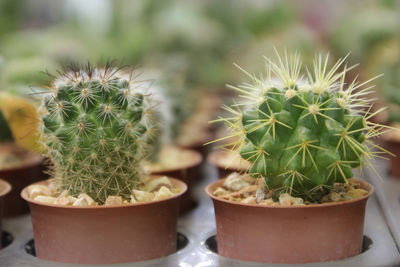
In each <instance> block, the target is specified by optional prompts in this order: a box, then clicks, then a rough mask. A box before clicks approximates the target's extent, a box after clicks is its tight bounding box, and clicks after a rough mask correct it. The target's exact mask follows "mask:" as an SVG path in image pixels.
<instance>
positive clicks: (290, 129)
mask: <svg viewBox="0 0 400 267" xmlns="http://www.w3.org/2000/svg"><path fill="white" fill-rule="evenodd" d="M344 61H345V59H341V60H339V61H338V62H337V63H336V64H335V65H334V66H333V67H332V68H331V69H328V57H326V59H325V60H323V59H322V57H321V56H319V57H318V58H316V60H315V61H314V66H313V67H314V68H313V70H310V69H307V72H306V75H303V74H302V73H301V72H302V66H301V63H300V56H299V55H297V54H296V55H294V56H287V54H286V53H285V56H284V57H283V58H281V57H280V56H279V54H278V61H277V62H276V63H275V62H273V61H272V60H270V59H266V65H267V73H266V75H264V76H262V75H261V76H260V77H257V76H255V75H252V74H250V73H248V72H246V71H245V70H243V69H241V68H240V67H239V68H240V69H241V70H242V71H244V73H245V74H246V75H247V76H248V77H249V78H250V80H251V82H250V83H245V84H243V85H240V86H237V87H236V86H230V87H231V88H233V89H235V90H237V91H238V92H239V94H240V96H241V97H242V98H243V99H244V102H243V103H236V104H234V105H233V106H230V107H226V110H228V111H230V112H231V113H232V114H233V116H231V117H230V118H220V119H218V120H217V121H224V122H225V123H226V125H227V126H228V128H229V129H230V130H232V131H233V133H232V135H229V136H227V137H226V138H231V137H232V136H237V141H236V142H235V143H234V144H232V143H230V144H228V145H229V146H230V147H232V146H233V149H234V150H239V151H240V155H241V156H242V157H243V158H244V159H246V160H248V161H250V162H251V168H250V173H251V174H252V175H253V176H255V177H263V178H264V179H265V182H266V185H267V187H268V189H270V190H272V192H273V195H274V196H275V197H277V196H278V195H279V194H281V193H284V192H285V193H290V194H291V195H292V196H299V197H302V198H304V199H306V200H310V201H319V200H320V199H321V197H322V196H323V195H324V194H326V193H327V192H328V191H329V190H330V189H331V188H332V186H333V185H334V183H338V182H339V183H346V182H347V181H348V179H349V178H352V177H353V171H352V169H353V168H355V167H359V166H360V165H363V164H364V163H367V161H368V159H371V158H372V157H374V156H378V155H380V153H384V152H385V151H384V150H383V149H381V148H379V146H377V145H375V144H374V143H373V142H372V141H371V140H370V139H371V138H373V137H376V136H378V135H379V134H380V132H381V130H382V129H383V128H384V127H383V126H381V125H377V124H373V123H372V122H369V121H368V119H369V118H370V117H371V116H374V115H375V114H370V113H369V108H370V107H371V104H370V103H369V99H368V98H367V97H368V94H369V93H370V92H369V89H370V88H371V87H367V88H365V84H366V83H368V82H370V81H371V80H372V79H371V80H370V81H368V82H365V83H361V84H360V83H357V82H356V81H354V82H352V83H351V84H349V85H348V86H345V85H346V84H345V74H346V71H348V70H349V69H350V68H346V66H345V67H344V69H343V70H342V71H339V68H341V66H342V65H343V63H344ZM345 87H347V88H345ZM372 148H373V149H372ZM367 165H368V164H367ZM368 166H369V165H368Z"/></svg>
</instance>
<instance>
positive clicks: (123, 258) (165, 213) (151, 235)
mask: <svg viewBox="0 0 400 267" xmlns="http://www.w3.org/2000/svg"><path fill="white" fill-rule="evenodd" d="M47 182H48V181H43V182H40V183H47ZM171 182H172V184H173V185H175V186H178V187H179V188H181V190H182V192H181V193H179V194H178V195H175V196H173V197H170V198H166V199H163V200H159V201H152V202H143V203H136V204H126V205H118V206H94V207H93V206H92V207H73V206H62V205H50V204H44V203H41V202H37V201H34V200H32V199H30V198H29V197H28V195H27V188H25V189H24V190H23V191H22V192H21V196H22V198H24V199H25V200H26V201H27V202H28V203H29V207H30V210H31V217H32V225H33V236H34V240H35V249H36V255H37V257H39V258H41V259H44V260H50V261H56V262H64V263H80V264H111V263H122V262H135V261H142V260H148V259H153V258H158V257H163V256H167V255H169V254H172V253H174V252H175V251H176V238H177V218H178V210H179V198H180V197H181V196H182V194H183V193H184V192H185V191H186V189H187V187H186V185H185V184H184V183H183V182H181V181H179V180H176V179H172V178H171ZM40 183H39V184H40Z"/></svg>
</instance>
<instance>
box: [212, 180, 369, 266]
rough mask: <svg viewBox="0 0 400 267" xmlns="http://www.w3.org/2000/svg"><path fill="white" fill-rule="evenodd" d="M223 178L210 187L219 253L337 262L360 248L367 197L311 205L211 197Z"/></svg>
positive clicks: (246, 257) (257, 258)
mask: <svg viewBox="0 0 400 267" xmlns="http://www.w3.org/2000/svg"><path fill="white" fill-rule="evenodd" d="M224 181H225V179H222V180H218V181H216V182H214V183H212V184H210V185H208V186H207V188H206V193H207V194H208V195H209V196H210V197H211V198H212V200H213V202H214V208H215V217H216V225H217V242H218V253H219V254H220V255H221V256H225V257H229V258H234V259H238V260H246V261H257V262H265V263H295V264H300V263H310V262H324V261H333V260H339V259H343V258H346V257H351V256H355V255H357V254H359V253H360V252H361V250H362V240H363V227H364V215H365V205H366V202H367V199H368V198H369V197H370V196H371V195H372V193H373V191H374V189H373V187H372V186H371V185H370V184H368V183H367V182H364V181H360V183H361V185H362V188H363V189H365V190H368V192H369V193H368V195H366V196H364V197H362V198H360V199H355V200H349V201H342V202H335V203H324V204H316V205H307V206H261V205H254V204H242V203H238V202H233V201H228V200H223V199H220V198H218V197H215V196H214V195H213V192H214V190H215V189H216V188H217V187H219V186H222V185H223V183H224Z"/></svg>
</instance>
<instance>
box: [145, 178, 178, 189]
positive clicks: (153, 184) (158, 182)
mask: <svg viewBox="0 0 400 267" xmlns="http://www.w3.org/2000/svg"><path fill="white" fill-rule="evenodd" d="M162 186H168V187H171V186H172V184H171V181H170V180H169V179H168V177H166V176H163V177H161V178H156V179H152V180H150V182H148V183H147V184H146V185H145V186H144V187H143V188H142V190H143V191H146V192H153V191H157V190H159V188H161V187H162Z"/></svg>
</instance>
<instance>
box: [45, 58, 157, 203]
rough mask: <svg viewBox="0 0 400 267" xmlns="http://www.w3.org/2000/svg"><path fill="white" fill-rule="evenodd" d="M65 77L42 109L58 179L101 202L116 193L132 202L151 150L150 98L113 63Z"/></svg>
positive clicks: (66, 72)
mask: <svg viewBox="0 0 400 267" xmlns="http://www.w3.org/2000/svg"><path fill="white" fill-rule="evenodd" d="M59 74H60V76H59V77H57V78H56V79H55V80H54V81H53V82H52V83H51V86H50V87H49V90H47V91H46V93H44V94H42V95H43V98H42V106H41V109H40V111H39V112H40V116H41V119H42V122H43V123H42V127H41V141H42V143H43V145H44V146H45V151H46V154H47V156H48V157H49V158H50V159H51V161H52V163H53V164H54V173H53V176H54V177H55V178H56V179H59V182H60V188H61V189H63V190H65V189H66V190H68V191H69V193H70V194H71V195H73V196H76V195H78V194H80V193H83V192H84V193H87V194H88V195H89V196H91V197H92V198H93V199H94V200H96V201H97V202H99V203H104V201H105V200H106V198H107V196H110V195H118V196H122V197H123V198H125V199H129V197H130V195H131V190H132V189H133V188H134V187H135V186H137V185H138V183H139V182H140V177H141V175H142V170H141V167H140V165H141V160H142V159H143V158H144V157H145V156H147V155H146V152H147V151H148V149H147V148H146V146H147V142H146V139H147V138H148V136H147V135H148V131H147V129H148V125H149V122H150V121H151V117H150V116H151V113H152V112H151V104H150V101H151V100H150V98H149V95H147V94H145V93H144V90H143V88H141V83H140V81H138V80H137V79H135V78H134V77H133V74H132V73H130V74H127V73H126V72H124V71H123V70H122V69H121V68H115V67H112V65H111V64H107V65H105V66H104V67H97V68H94V67H92V66H90V65H88V66H87V67H85V68H75V67H71V68H68V69H65V70H64V71H63V72H59Z"/></svg>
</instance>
